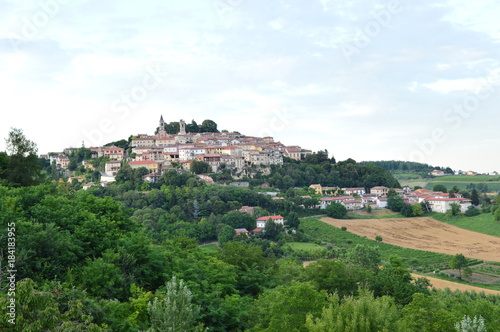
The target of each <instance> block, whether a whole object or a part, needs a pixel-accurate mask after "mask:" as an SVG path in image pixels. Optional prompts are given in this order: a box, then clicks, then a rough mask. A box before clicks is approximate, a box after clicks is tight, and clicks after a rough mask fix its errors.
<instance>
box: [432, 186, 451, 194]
mask: <svg viewBox="0 0 500 332" xmlns="http://www.w3.org/2000/svg"><path fill="white" fill-rule="evenodd" d="M432 191H441V192H443V193H447V192H448V189H447V188H446V186H444V185H442V184H436V185H435V186H434V187H432Z"/></svg>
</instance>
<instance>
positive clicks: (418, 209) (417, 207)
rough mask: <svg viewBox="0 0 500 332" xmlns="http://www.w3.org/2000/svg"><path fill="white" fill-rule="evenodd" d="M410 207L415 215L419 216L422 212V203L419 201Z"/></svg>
mask: <svg viewBox="0 0 500 332" xmlns="http://www.w3.org/2000/svg"><path fill="white" fill-rule="evenodd" d="M411 208H412V211H413V215H414V216H415V217H418V216H421V215H422V214H423V212H422V205H420V204H419V203H415V204H412V206H411Z"/></svg>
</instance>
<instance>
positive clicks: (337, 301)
mask: <svg viewBox="0 0 500 332" xmlns="http://www.w3.org/2000/svg"><path fill="white" fill-rule="evenodd" d="M359 293H360V295H359V297H352V296H349V297H345V298H343V299H342V298H341V297H339V295H338V294H333V295H332V296H330V298H329V301H328V302H329V305H328V306H327V307H325V308H323V312H322V314H321V317H318V318H316V319H314V318H313V317H312V315H308V316H307V321H306V327H307V329H308V331H309V332H330V331H342V332H343V331H399V322H398V318H399V313H398V308H397V306H396V304H395V303H394V299H393V298H391V297H389V296H382V297H379V298H375V297H374V296H373V293H372V292H370V291H368V290H366V289H361V290H360V291H359Z"/></svg>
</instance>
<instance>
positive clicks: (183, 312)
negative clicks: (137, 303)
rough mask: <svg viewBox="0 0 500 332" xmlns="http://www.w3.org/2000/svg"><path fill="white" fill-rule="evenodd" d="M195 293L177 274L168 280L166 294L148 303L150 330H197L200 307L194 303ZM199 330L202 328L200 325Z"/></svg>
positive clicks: (159, 331)
mask: <svg viewBox="0 0 500 332" xmlns="http://www.w3.org/2000/svg"><path fill="white" fill-rule="evenodd" d="M192 299H193V295H192V293H191V291H190V290H189V289H188V288H187V287H186V285H185V284H184V281H183V280H182V279H181V280H179V281H177V278H176V277H175V276H173V277H172V279H171V280H170V281H169V282H167V284H166V293H165V296H164V297H163V298H161V299H158V297H155V299H154V301H153V302H149V303H148V312H149V316H150V320H151V328H150V329H148V332H162V331H179V332H191V331H195V325H196V320H197V318H198V315H199V312H200V308H199V307H198V306H196V305H193V303H192ZM198 330H202V328H201V327H198Z"/></svg>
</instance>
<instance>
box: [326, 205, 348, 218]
mask: <svg viewBox="0 0 500 332" xmlns="http://www.w3.org/2000/svg"><path fill="white" fill-rule="evenodd" d="M325 212H326V214H327V215H328V216H329V217H330V218H335V219H344V218H345V217H346V216H347V209H346V207H345V206H344V205H342V204H341V203H338V202H332V203H331V204H330V205H328V206H327V207H326V209H325Z"/></svg>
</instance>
